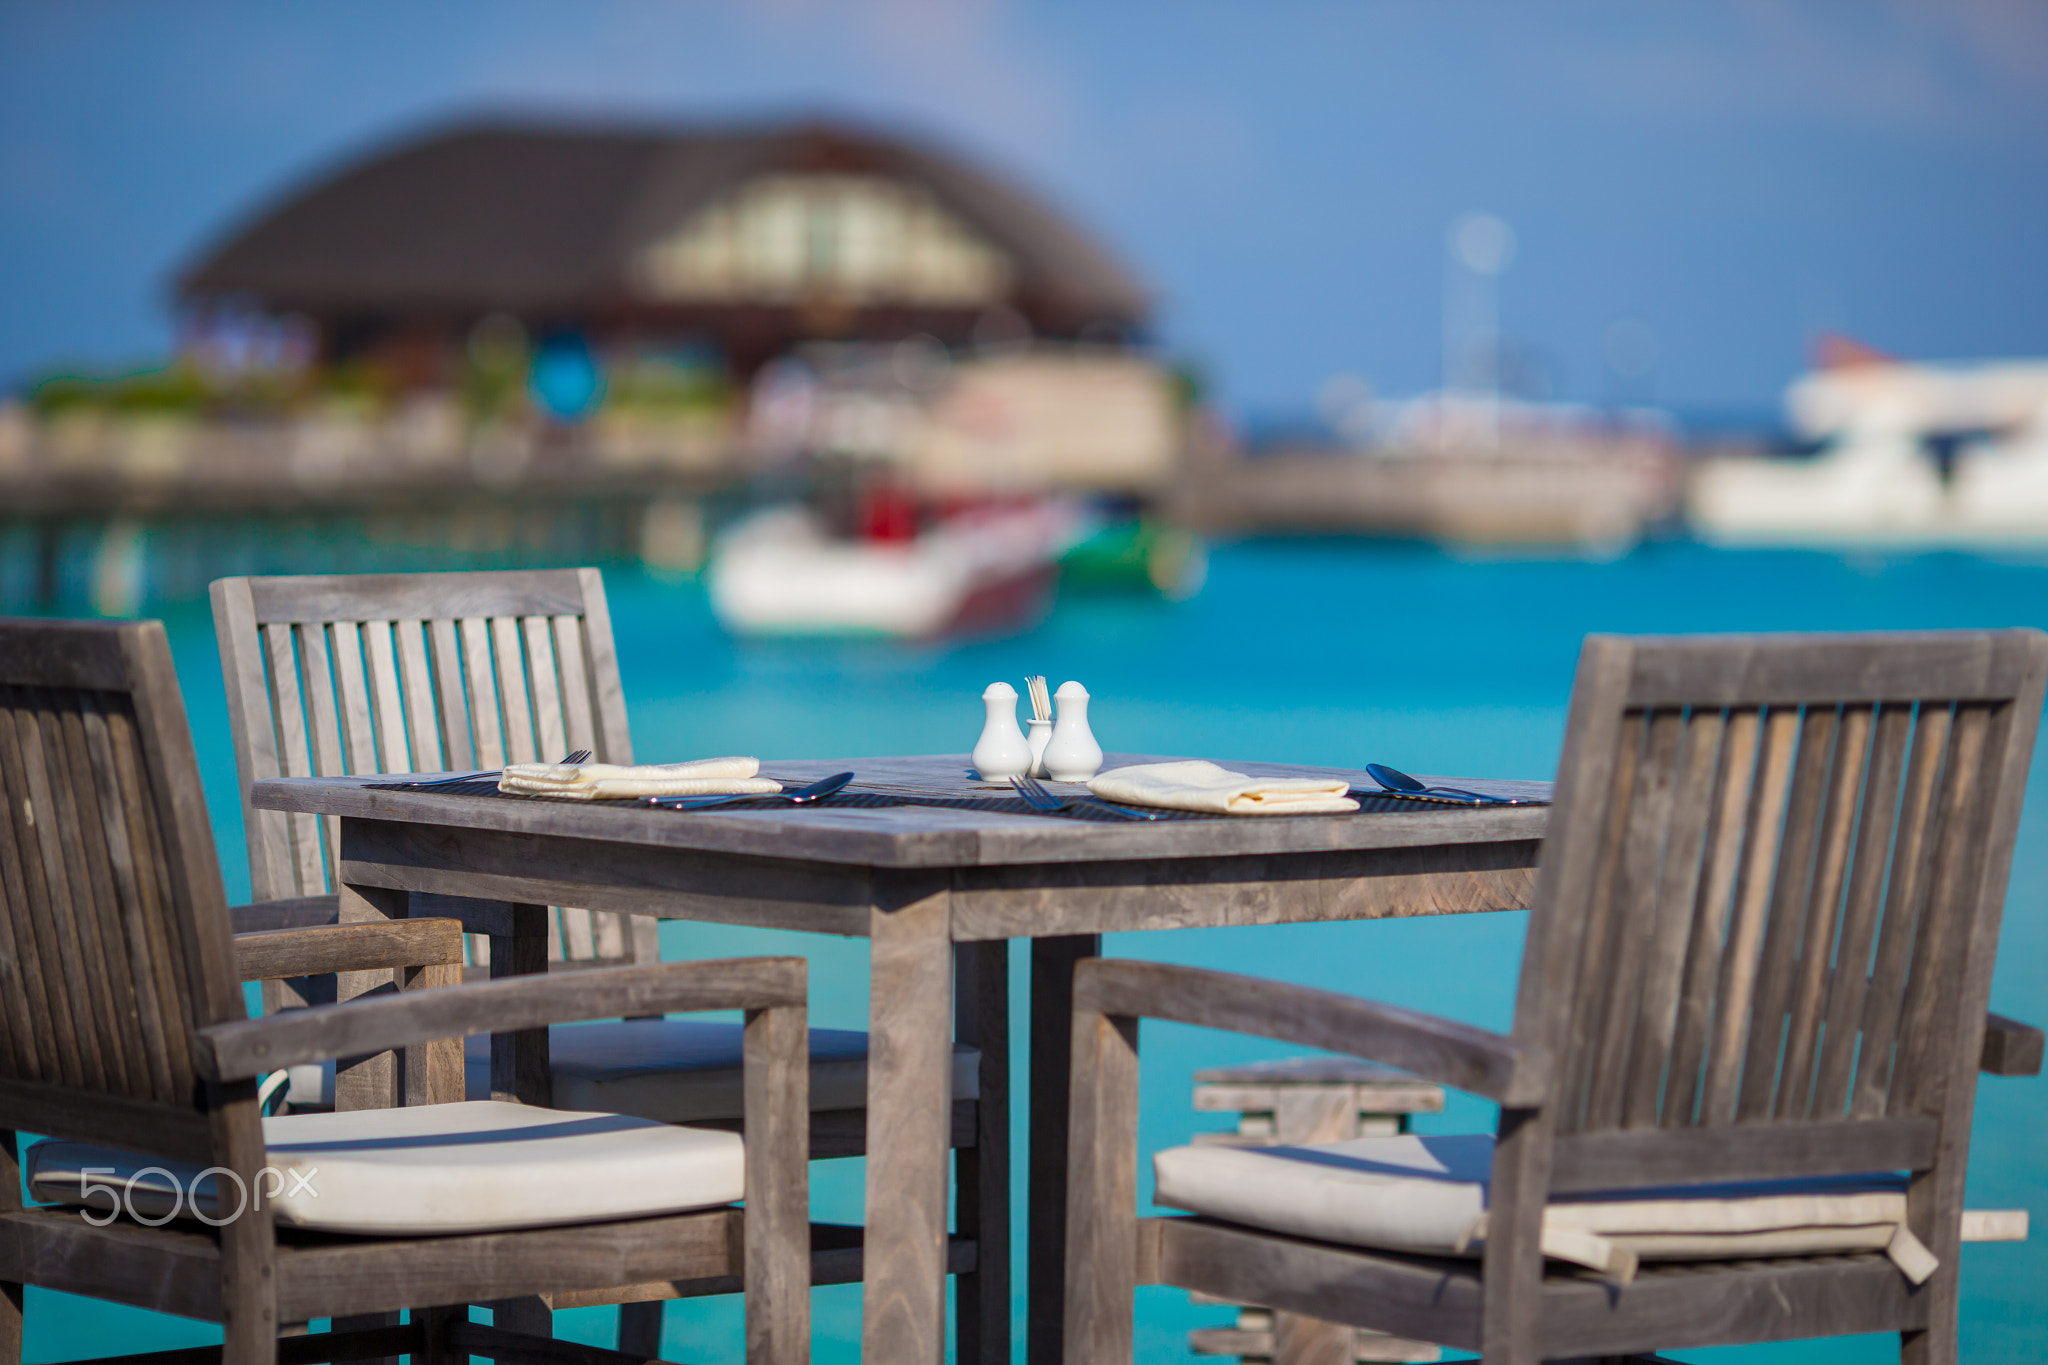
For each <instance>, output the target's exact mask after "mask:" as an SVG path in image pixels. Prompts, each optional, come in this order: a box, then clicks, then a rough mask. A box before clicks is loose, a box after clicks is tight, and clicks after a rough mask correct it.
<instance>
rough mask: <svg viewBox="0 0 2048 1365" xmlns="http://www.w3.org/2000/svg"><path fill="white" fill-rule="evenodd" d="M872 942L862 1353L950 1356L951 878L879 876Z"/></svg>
mask: <svg viewBox="0 0 2048 1365" xmlns="http://www.w3.org/2000/svg"><path fill="white" fill-rule="evenodd" d="M872 905H873V909H872V910H871V912H870V915H869V929H868V932H869V940H868V961H869V971H868V1117H867V1151H868V1155H867V1201H866V1204H867V1208H866V1221H867V1234H866V1255H865V1256H863V1257H862V1266H863V1270H864V1273H865V1278H866V1283H865V1284H864V1286H863V1288H862V1296H861V1359H863V1360H869V1361H887V1362H889V1365H941V1362H942V1361H943V1360H944V1359H945V1354H946V1307H945V1305H946V1166H947V1160H946V1159H947V1155H948V1149H949V1144H948V1137H949V1136H950V1129H951V1127H952V1113H951V1110H952V1106H951V1105H950V1104H947V1103H943V1102H940V1101H938V1100H937V1099H936V1098H935V1097H938V1096H944V1095H946V1094H947V1093H948V1092H949V1090H950V1088H951V1087H950V1086H948V1084H947V1081H946V1077H947V1075H948V1072H949V1071H950V1069H951V1063H952V1056H951V1053H952V1047H953V945H952V941H951V936H950V927H951V925H950V922H951V906H950V904H949V902H948V894H947V878H946V876H945V874H943V873H938V874H931V873H923V872H917V873H886V874H885V873H881V872H877V873H876V875H875V881H874V899H873V901H872Z"/></svg>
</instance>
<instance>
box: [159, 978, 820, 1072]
mask: <svg viewBox="0 0 2048 1365" xmlns="http://www.w3.org/2000/svg"><path fill="white" fill-rule="evenodd" d="M805 980H806V975H805V965H804V960H803V959H802V958H800V957H739V958H726V959H724V960H721V961H716V962H659V963H650V964H648V965H646V966H638V967H610V968H602V969H599V970H594V971H587V972H563V973H561V974H559V975H555V974H550V975H546V976H540V975H535V976H519V977H508V978H506V979H504V980H500V981H486V982H478V983H477V984H476V985H473V986H445V987H440V988H437V989H434V990H423V991H412V992H407V993H404V994H400V995H381V996H359V997H358V998H356V999H354V1000H349V1001H344V1002H342V1003H341V1004H338V1005H314V1006H310V1007H309V1008H306V1009H299V1010H285V1011H283V1012H282V1013H279V1014H273V1015H268V1016H266V1017H264V1018H262V1019H245V1020H236V1021H235V1022H233V1023H227V1024H215V1025H213V1026H212V1027H210V1028H204V1029H200V1030H199V1031H198V1032H197V1033H195V1034H194V1035H193V1038H192V1056H193V1065H194V1066H195V1067H196V1068H197V1070H198V1071H199V1073H200V1075H201V1076H202V1077H203V1078H205V1079H207V1080H216V1081H232V1080H242V1079H244V1078H247V1077H250V1076H256V1075H260V1074H261V1073H263V1072H266V1071H275V1070H277V1069H279V1068H280V1067H286V1066H294V1065H297V1064H299V1063H301V1062H321V1061H326V1060H327V1059H328V1058H330V1057H360V1056H368V1055H371V1054H375V1053H379V1052H388V1051H390V1050H392V1049H394V1048H401V1047H408V1046H411V1045H413V1044H416V1043H424V1042H432V1041H434V1040H436V1039H442V1038H462V1037H467V1036H469V1035H470V1034H474V1033H512V1032H516V1031H517V1030H520V1029H530V1028H545V1027H546V1026H547V1025H549V1024H562V1023H568V1022H570V1021H572V1020H577V1019H619V1018H627V1017H631V1016H638V1015H657V1014H667V1013H670V1012H676V1013H689V1012H693V1011H699V1010H735V1009H738V1010H757V1009H774V1008H778V1007H786V1006H796V1007H799V1008H801V1007H802V1006H803V1005H804V1001H805Z"/></svg>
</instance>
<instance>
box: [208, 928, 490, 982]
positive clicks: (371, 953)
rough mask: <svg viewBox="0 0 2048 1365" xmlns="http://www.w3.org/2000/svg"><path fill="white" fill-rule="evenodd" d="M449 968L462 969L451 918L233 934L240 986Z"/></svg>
mask: <svg viewBox="0 0 2048 1365" xmlns="http://www.w3.org/2000/svg"><path fill="white" fill-rule="evenodd" d="M451 965H452V966H460V965H462V925H461V923H460V922H458V921H456V920H452V919H394V920H373V921H370V922H368V923H364V924H323V925H320V926H319V927H317V928H311V929H265V930H259V931H258V932H256V933H249V934H236V935H235V967H236V970H237V971H238V972H239V974H240V975H241V978H242V980H244V981H275V980H278V979H279V978H282V977H288V976H317V975H320V974H322V973H325V972H367V971H374V970H376V969H377V968H379V967H439V966H451Z"/></svg>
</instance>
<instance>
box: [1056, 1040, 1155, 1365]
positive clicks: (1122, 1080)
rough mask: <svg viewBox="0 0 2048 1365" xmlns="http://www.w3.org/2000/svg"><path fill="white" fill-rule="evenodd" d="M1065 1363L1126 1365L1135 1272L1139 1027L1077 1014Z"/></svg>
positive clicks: (1070, 1138)
mask: <svg viewBox="0 0 2048 1365" xmlns="http://www.w3.org/2000/svg"><path fill="white" fill-rule="evenodd" d="M1071 1056H1072V1058H1073V1089H1072V1090H1071V1092H1070V1099H1069V1101H1068V1103H1069V1106H1070V1107H1069V1111H1068V1112H1069V1121H1070V1125H1071V1127H1070V1130H1069V1134H1068V1139H1067V1265H1066V1295H1065V1297H1066V1303H1065V1305H1064V1310H1065V1311H1064V1331H1063V1332H1062V1334H1061V1352H1062V1357H1063V1359H1065V1360H1066V1361H1067V1362H1068V1365H1130V1360H1131V1350H1132V1333H1133V1330H1134V1326H1133V1323H1132V1321H1131V1315H1132V1312H1133V1310H1134V1308H1135V1306H1136V1291H1137V1278H1138V1275H1137V1272H1138V1209H1137V1197H1138V1021H1137V1020H1136V1019H1130V1018H1115V1017H1111V1016H1108V1015H1103V1014H1096V1013H1093V1012H1090V1011H1087V1010H1083V1009H1079V1008H1077V1009H1076V1010H1075V1011H1074V1024H1073V1034H1072V1053H1071Z"/></svg>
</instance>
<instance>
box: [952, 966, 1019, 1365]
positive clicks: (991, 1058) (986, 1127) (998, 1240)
mask: <svg viewBox="0 0 2048 1365" xmlns="http://www.w3.org/2000/svg"><path fill="white" fill-rule="evenodd" d="M953 1001H954V1005H953V1009H954V1014H953V1035H954V1037H955V1038H957V1039H958V1040H959V1041H960V1042H963V1043H966V1044H967V1045H968V1046H970V1047H973V1048H975V1049H977V1050H979V1051H980V1053H981V1076H980V1082H981V1097H980V1098H979V1099H978V1100H976V1101H975V1105H974V1112H975V1120H974V1146H972V1147H969V1148H962V1149H961V1150H960V1151H958V1152H956V1153H955V1154H954V1157H953V1161H954V1170H955V1172H956V1179H955V1187H956V1188H957V1189H958V1191H959V1194H958V1196H957V1200H956V1203H955V1206H954V1215H953V1216H954V1223H955V1226H956V1227H958V1229H959V1231H960V1234H961V1235H962V1236H963V1237H972V1238H973V1239H974V1244H975V1268H974V1271H973V1272H972V1273H971V1274H967V1275H962V1276H960V1277H959V1278H958V1279H956V1280H955V1281H954V1282H953V1321H954V1325H955V1329H956V1331H957V1335H958V1343H957V1346H956V1347H955V1351H954V1355H955V1358H956V1359H957V1360H958V1361H959V1362H960V1365H1010V1095H1009V1086H1010V945H1009V942H1008V940H1005V939H998V940H996V941H995V942H993V943H963V944H960V945H959V946H958V947H956V948H955V949H954V950H953Z"/></svg>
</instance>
